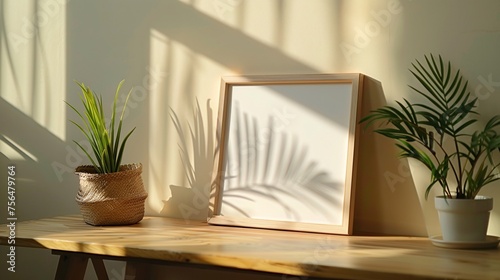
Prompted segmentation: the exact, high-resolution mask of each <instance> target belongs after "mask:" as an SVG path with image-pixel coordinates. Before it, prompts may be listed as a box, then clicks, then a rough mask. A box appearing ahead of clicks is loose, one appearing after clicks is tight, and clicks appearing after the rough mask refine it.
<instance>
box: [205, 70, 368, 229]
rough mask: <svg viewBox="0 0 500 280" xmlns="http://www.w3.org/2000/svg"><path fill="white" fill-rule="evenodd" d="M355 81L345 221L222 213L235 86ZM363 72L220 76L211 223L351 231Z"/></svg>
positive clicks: (209, 216)
mask: <svg viewBox="0 0 500 280" xmlns="http://www.w3.org/2000/svg"><path fill="white" fill-rule="evenodd" d="M337 83H342V84H346V83H349V84H352V97H351V98H352V99H351V108H350V116H349V139H348V151H347V153H348V159H347V165H346V166H347V174H346V177H345V186H344V187H345V191H344V197H343V198H342V199H343V213H342V217H343V218H342V223H341V224H339V225H333V224H332V225H329V224H317V223H304V222H290V221H274V220H263V219H253V218H243V217H228V216H224V215H223V214H222V213H221V208H222V198H223V195H224V194H223V182H224V178H223V177H224V174H225V170H224V155H225V151H226V148H227V145H228V129H229V127H228V125H229V124H228V118H229V117H230V114H231V100H232V88H233V87H237V86H245V85H314V84H337ZM362 85H363V75H362V74H360V73H346V74H307V75H293V74H292V75H247V76H226V77H222V79H221V88H220V101H219V115H218V136H219V150H218V151H217V153H216V156H215V161H214V162H215V165H214V172H213V176H212V192H211V196H210V213H209V215H208V223H209V224H212V225H226V226H240V227H254V228H267V229H280V230H293V231H307V232H319V233H332V234H343V235H352V225H353V211H354V196H355V186H356V165H357V157H358V151H357V150H358V142H359V141H358V138H359V137H358V136H357V135H358V134H359V124H358V123H359V119H360V113H361V97H362V88H363V86H362Z"/></svg>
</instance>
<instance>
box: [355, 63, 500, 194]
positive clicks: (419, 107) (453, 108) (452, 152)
mask: <svg viewBox="0 0 500 280" xmlns="http://www.w3.org/2000/svg"><path fill="white" fill-rule="evenodd" d="M412 66H413V69H410V72H411V73H412V75H413V76H414V77H415V78H416V79H417V81H418V82H419V83H420V86H421V87H420V88H416V87H413V86H410V88H411V89H412V90H413V91H414V92H416V93H418V94H419V95H420V96H422V97H423V98H424V100H426V101H428V102H427V104H424V103H415V104H412V103H410V102H409V101H408V100H406V99H403V100H404V102H403V103H401V102H397V106H384V107H382V108H379V109H377V110H374V111H372V112H371V113H370V114H369V115H367V116H366V117H364V118H363V119H362V120H361V122H366V124H367V126H368V125H371V124H373V123H375V122H383V123H386V124H387V125H388V126H387V127H383V128H379V129H376V130H375V132H376V133H379V134H381V135H383V136H386V137H388V138H391V139H394V140H396V146H397V147H398V148H399V149H400V150H401V154H400V155H401V157H403V158H414V159H416V160H417V161H419V162H421V163H423V164H424V165H425V166H426V167H427V168H428V169H429V170H430V172H431V178H430V184H429V186H428V187H427V189H426V192H425V197H426V198H427V196H428V194H429V192H430V190H431V189H432V187H433V186H434V185H436V184H438V185H441V187H442V190H443V194H444V195H445V197H447V198H452V197H455V198H464V199H473V198H474V197H475V196H476V195H477V194H478V192H479V191H480V190H481V188H482V187H484V186H485V185H487V184H489V183H491V182H494V181H496V180H498V179H499V178H500V177H499V176H498V174H497V167H498V166H499V164H498V163H495V160H494V157H493V152H495V151H498V150H499V148H500V135H499V134H498V133H497V132H496V130H497V129H498V127H499V126H500V116H498V115H497V116H494V117H492V118H491V119H490V120H489V121H487V122H486V124H485V126H484V127H483V129H482V130H477V131H474V128H473V126H472V125H473V124H474V123H476V122H477V121H478V120H477V119H476V116H478V113H477V112H476V111H475V110H474V109H475V107H476V102H477V98H472V97H471V94H470V92H468V89H467V85H468V82H467V81H466V80H465V79H463V78H462V76H461V74H460V70H456V71H454V70H453V68H452V66H451V63H450V62H448V63H445V62H444V61H443V59H442V58H441V56H439V57H438V58H435V57H434V56H433V55H432V54H431V55H430V56H425V62H424V63H421V62H419V61H418V60H417V61H416V63H412ZM445 140H446V141H447V143H446V142H445ZM455 184H456V189H455V195H453V193H452V191H451V189H453V186H454V185H455Z"/></svg>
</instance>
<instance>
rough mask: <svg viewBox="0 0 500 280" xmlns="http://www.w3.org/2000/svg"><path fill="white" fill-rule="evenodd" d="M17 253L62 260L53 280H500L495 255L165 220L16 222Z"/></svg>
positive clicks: (399, 241) (411, 242)
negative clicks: (157, 271)
mask: <svg viewBox="0 0 500 280" xmlns="http://www.w3.org/2000/svg"><path fill="white" fill-rule="evenodd" d="M8 234H9V232H8V228H7V227H6V226H5V225H2V226H1V228H0V244H2V245H7V241H8ZM9 246H10V245H9ZM16 246H18V247H34V248H45V249H51V250H52V251H53V253H55V254H58V255H60V260H59V265H58V269H57V273H56V279H83V274H84V273H85V267H86V266H87V262H88V260H89V259H90V260H91V261H92V262H93V264H94V268H95V269H96V272H97V274H98V276H99V278H100V279H107V275H106V270H105V267H104V264H103V262H102V260H103V259H115V260H124V261H127V268H126V272H127V275H129V276H130V275H134V274H136V275H137V278H136V279H140V277H146V276H145V275H144V274H142V273H145V272H147V270H146V269H145V268H146V267H147V266H148V265H149V264H152V263H154V264H158V263H165V264H167V263H168V264H172V263H175V264H179V265H193V266H210V267H216V268H230V269H240V270H241V269H242V270H249V271H258V272H263V273H266V274H276V275H278V276H279V275H298V276H307V277H308V279H312V278H329V279H335V278H341V279H444V278H446V279H481V280H483V279H500V249H498V248H497V249H493V250H454V249H444V248H438V247H435V246H433V245H432V244H431V242H430V241H429V240H428V239H427V238H411V237H387V236H384V237H381V236H379V237H375V236H337V235H328V234H311V233H300V232H286V231H273V230H260V229H250V228H237V227H222V226H211V225H207V224H206V223H203V222H193V221H191V222H189V223H187V222H186V221H184V220H176V219H169V218H160V217H145V218H144V220H143V221H142V222H140V223H139V224H136V225H132V226H114V227H93V226H89V225H86V224H85V223H84V222H83V221H82V219H81V217H80V216H78V215H77V216H63V217H55V218H47V219H41V220H33V221H25V222H18V223H17V225H16ZM285 279H290V278H286V277H285ZM301 279H302V278H301Z"/></svg>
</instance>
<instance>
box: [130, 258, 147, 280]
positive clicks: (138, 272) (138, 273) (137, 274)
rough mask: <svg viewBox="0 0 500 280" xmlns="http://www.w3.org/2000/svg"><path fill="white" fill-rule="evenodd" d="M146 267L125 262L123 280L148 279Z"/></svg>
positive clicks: (141, 264)
mask: <svg viewBox="0 0 500 280" xmlns="http://www.w3.org/2000/svg"><path fill="white" fill-rule="evenodd" d="M148 274H149V272H148V270H147V265H146V264H144V263H139V262H133V261H127V266H126V268H125V279H124V280H146V279H149V275H148Z"/></svg>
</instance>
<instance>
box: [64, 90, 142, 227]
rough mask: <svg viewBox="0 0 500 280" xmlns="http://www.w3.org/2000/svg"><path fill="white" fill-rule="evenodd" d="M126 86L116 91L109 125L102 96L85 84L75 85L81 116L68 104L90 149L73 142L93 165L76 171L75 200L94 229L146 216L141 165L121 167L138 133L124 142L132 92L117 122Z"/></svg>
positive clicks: (127, 137)
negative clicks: (124, 124) (80, 105)
mask: <svg viewBox="0 0 500 280" xmlns="http://www.w3.org/2000/svg"><path fill="white" fill-rule="evenodd" d="M123 82H124V81H121V82H120V83H119V85H118V87H117V89H116V92H115V96H114V101H113V105H112V108H111V119H110V122H109V124H108V123H107V119H106V115H105V111H104V105H103V101H102V96H101V95H98V94H97V93H95V92H94V91H93V90H92V89H91V88H90V87H88V86H86V85H85V84H83V83H80V82H76V83H77V84H78V86H79V87H80V89H81V95H80V100H81V103H82V106H83V111H82V112H80V111H79V110H78V109H77V108H76V107H74V106H73V105H71V104H69V103H68V102H66V104H68V106H69V107H70V108H71V109H73V111H75V112H76V113H77V115H78V116H79V117H80V119H81V121H82V122H83V124H79V123H77V122H75V121H71V122H72V123H73V124H74V125H75V126H76V127H78V128H79V130H80V131H81V132H82V134H83V135H84V136H85V138H86V139H87V140H88V142H89V144H90V147H91V148H90V150H86V149H85V148H84V146H83V145H82V144H80V143H79V142H77V141H74V142H75V144H76V145H77V146H78V147H79V148H80V149H82V150H83V152H84V153H85V154H86V155H87V157H88V159H89V160H90V162H91V163H92V165H84V166H79V167H77V168H76V173H77V174H78V175H79V178H80V189H79V191H78V194H77V197H76V200H77V202H78V204H79V205H80V209H81V212H82V214H83V218H84V220H85V222H87V223H89V224H92V225H118V224H134V223H137V222H139V221H140V220H142V218H143V216H144V201H145V199H146V197H147V193H146V191H145V190H144V185H143V182H142V177H141V173H142V165H141V164H124V165H122V164H121V161H122V157H123V153H124V150H125V145H126V143H127V140H128V139H129V137H130V135H131V134H132V133H133V132H134V130H135V128H133V129H132V130H131V131H129V132H128V133H127V134H126V135H125V137H124V138H123V139H122V138H121V137H122V125H123V117H124V112H125V108H126V106H127V103H128V100H129V97H130V94H131V92H132V91H130V92H129V93H128V95H127V98H126V99H125V104H124V107H123V108H124V110H123V111H122V113H121V115H120V117H119V119H118V121H117V113H116V107H117V102H118V97H119V92H120V88H121V86H122V84H123Z"/></svg>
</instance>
